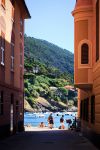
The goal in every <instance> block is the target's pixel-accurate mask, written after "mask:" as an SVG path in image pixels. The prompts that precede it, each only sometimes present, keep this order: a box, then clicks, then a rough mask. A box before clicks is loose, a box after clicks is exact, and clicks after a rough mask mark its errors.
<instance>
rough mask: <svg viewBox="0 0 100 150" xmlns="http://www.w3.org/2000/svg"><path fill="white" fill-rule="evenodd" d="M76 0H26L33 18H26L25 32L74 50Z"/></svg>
mask: <svg viewBox="0 0 100 150" xmlns="http://www.w3.org/2000/svg"><path fill="white" fill-rule="evenodd" d="M75 1H76V0H25V2H26V4H27V7H28V9H29V12H30V14H31V19H27V20H25V33H26V34H27V35H28V36H31V37H35V38H37V39H43V40H46V41H48V42H51V43H53V44H56V45H58V46H59V47H61V48H64V49H67V50H69V51H71V52H74V18H73V17H72V15H71V12H72V11H73V9H74V6H75Z"/></svg>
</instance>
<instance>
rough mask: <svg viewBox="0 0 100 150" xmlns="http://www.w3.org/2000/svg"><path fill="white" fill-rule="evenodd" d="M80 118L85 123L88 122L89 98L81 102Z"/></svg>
mask: <svg viewBox="0 0 100 150" xmlns="http://www.w3.org/2000/svg"><path fill="white" fill-rule="evenodd" d="M80 118H81V119H83V120H85V121H88V120H89V98H87V99H84V100H82V101H81V104H80Z"/></svg>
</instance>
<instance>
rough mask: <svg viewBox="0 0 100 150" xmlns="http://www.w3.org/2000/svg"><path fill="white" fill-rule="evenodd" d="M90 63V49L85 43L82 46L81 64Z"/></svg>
mask: <svg viewBox="0 0 100 150" xmlns="http://www.w3.org/2000/svg"><path fill="white" fill-rule="evenodd" d="M88 62H89V47H88V44H86V43H84V44H83V45H82V46H81V64H88Z"/></svg>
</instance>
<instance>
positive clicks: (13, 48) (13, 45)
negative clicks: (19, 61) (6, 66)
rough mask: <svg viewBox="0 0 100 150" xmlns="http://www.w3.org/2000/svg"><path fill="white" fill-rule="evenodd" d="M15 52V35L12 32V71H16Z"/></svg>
mask: <svg viewBox="0 0 100 150" xmlns="http://www.w3.org/2000/svg"><path fill="white" fill-rule="evenodd" d="M14 50H15V34H14V32H13V31H12V36H11V71H14V58H15V57H14Z"/></svg>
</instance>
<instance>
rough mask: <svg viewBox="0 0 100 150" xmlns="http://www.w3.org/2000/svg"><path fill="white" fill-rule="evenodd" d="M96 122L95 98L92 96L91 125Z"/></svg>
mask: <svg viewBox="0 0 100 150" xmlns="http://www.w3.org/2000/svg"><path fill="white" fill-rule="evenodd" d="M94 122H95V96H94V95H93V96H91V123H94Z"/></svg>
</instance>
